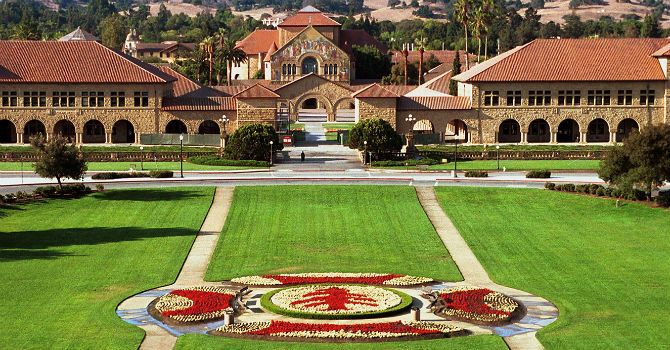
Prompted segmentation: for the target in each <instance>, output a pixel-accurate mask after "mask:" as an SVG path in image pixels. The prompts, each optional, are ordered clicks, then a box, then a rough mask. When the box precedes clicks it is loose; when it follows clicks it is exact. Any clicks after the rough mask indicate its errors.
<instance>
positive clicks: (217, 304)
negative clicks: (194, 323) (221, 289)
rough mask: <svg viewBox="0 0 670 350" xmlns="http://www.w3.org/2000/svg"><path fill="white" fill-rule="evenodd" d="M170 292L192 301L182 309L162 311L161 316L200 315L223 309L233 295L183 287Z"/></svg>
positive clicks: (228, 304)
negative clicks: (191, 303)
mask: <svg viewBox="0 0 670 350" xmlns="http://www.w3.org/2000/svg"><path fill="white" fill-rule="evenodd" d="M170 294H175V295H179V296H182V297H184V298H188V299H190V300H192V301H193V305H191V306H190V307H189V308H186V309H182V310H168V311H164V312H162V313H161V315H162V316H176V315H200V314H207V313H210V312H216V311H221V310H225V309H227V308H229V307H230V301H231V300H232V299H233V298H234V297H235V296H234V295H231V294H225V293H217V292H209V291H201V290H185V289H177V290H173V291H172V292H170Z"/></svg>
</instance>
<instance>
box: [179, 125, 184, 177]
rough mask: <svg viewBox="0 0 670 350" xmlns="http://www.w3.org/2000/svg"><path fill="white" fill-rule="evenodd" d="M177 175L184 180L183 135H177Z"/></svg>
mask: <svg viewBox="0 0 670 350" xmlns="http://www.w3.org/2000/svg"><path fill="white" fill-rule="evenodd" d="M179 174H180V175H181V178H182V179H183V178H184V134H181V135H179Z"/></svg>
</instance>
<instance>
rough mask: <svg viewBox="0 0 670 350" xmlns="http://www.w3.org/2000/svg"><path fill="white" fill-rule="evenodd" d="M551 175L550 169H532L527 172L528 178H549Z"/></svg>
mask: <svg viewBox="0 0 670 350" xmlns="http://www.w3.org/2000/svg"><path fill="white" fill-rule="evenodd" d="M550 177H551V171H549V170H531V171H529V172H527V173H526V178H528V179H548V178H550Z"/></svg>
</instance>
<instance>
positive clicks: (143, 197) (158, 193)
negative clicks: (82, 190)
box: [93, 188, 209, 202]
mask: <svg viewBox="0 0 670 350" xmlns="http://www.w3.org/2000/svg"><path fill="white" fill-rule="evenodd" d="M207 196H209V195H208V194H206V193H202V192H198V191H189V190H170V191H165V190H160V189H148V188H143V189H134V190H110V191H104V192H97V193H95V194H93V197H95V198H96V199H100V200H110V201H135V202H154V201H174V200H186V199H192V198H200V197H207Z"/></svg>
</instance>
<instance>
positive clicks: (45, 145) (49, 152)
mask: <svg viewBox="0 0 670 350" xmlns="http://www.w3.org/2000/svg"><path fill="white" fill-rule="evenodd" d="M30 144H31V145H32V146H33V148H35V150H36V151H37V160H36V161H35V173H37V174H39V175H40V176H41V177H46V178H50V179H53V178H56V180H57V181H58V187H59V188H60V189H62V188H63V184H62V183H61V180H62V179H64V178H69V179H73V180H79V179H82V178H83V177H84V173H85V172H86V169H87V166H86V161H85V160H84V155H83V154H82V152H81V151H80V150H79V149H78V148H77V147H75V146H74V145H69V144H68V139H67V138H65V137H63V136H61V135H53V136H52V137H51V139H50V140H49V141H47V140H46V138H45V137H44V136H43V135H41V134H40V135H38V136H36V137H33V138H32V139H31V140H30Z"/></svg>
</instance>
